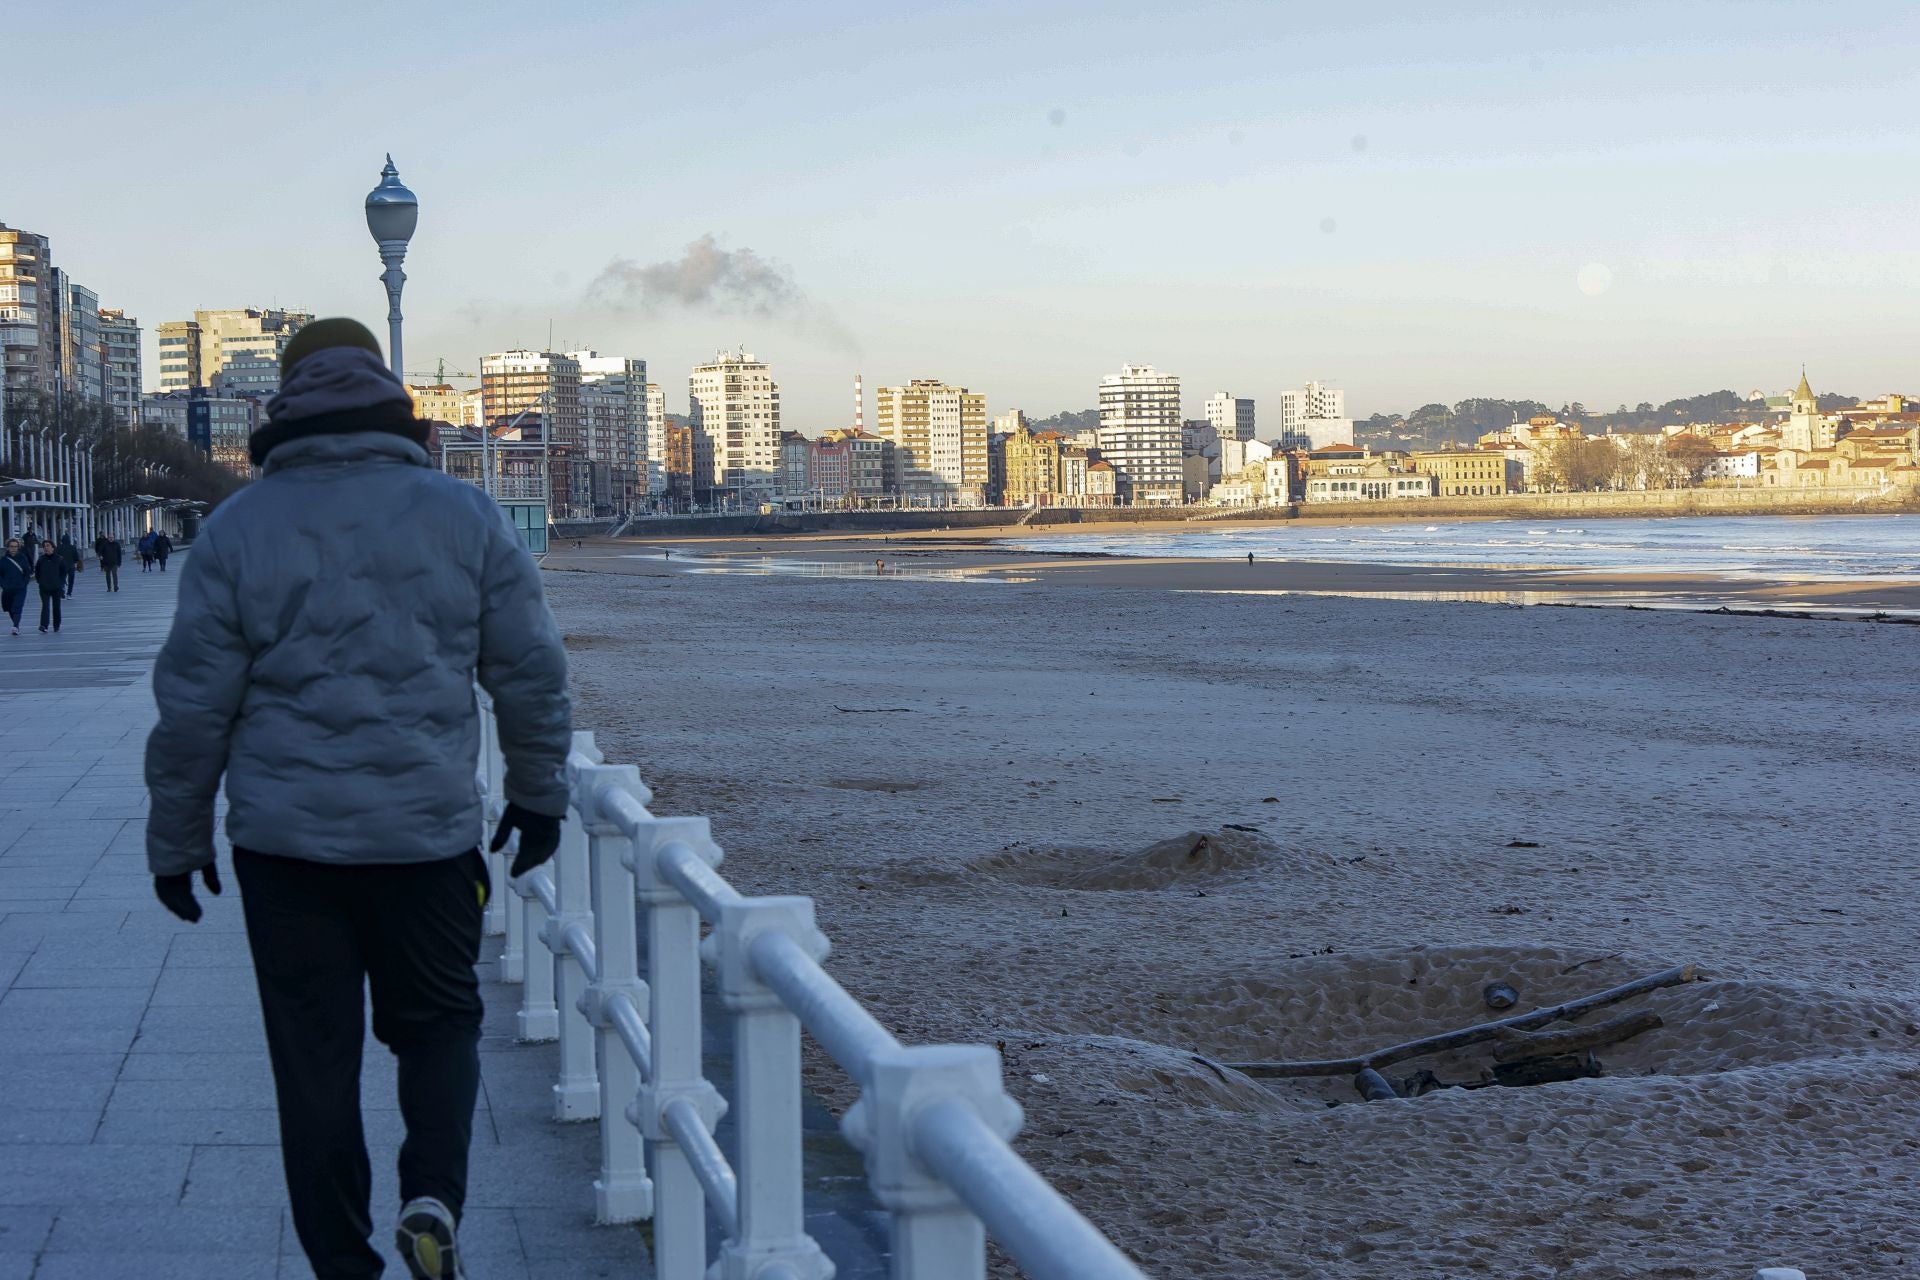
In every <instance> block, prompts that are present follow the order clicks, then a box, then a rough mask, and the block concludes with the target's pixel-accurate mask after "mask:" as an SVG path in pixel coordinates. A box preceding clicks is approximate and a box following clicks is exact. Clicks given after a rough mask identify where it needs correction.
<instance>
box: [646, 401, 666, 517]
mask: <svg viewBox="0 0 1920 1280" xmlns="http://www.w3.org/2000/svg"><path fill="white" fill-rule="evenodd" d="M667 454H668V450H667V393H666V392H665V391H663V390H661V389H660V384H659V383H657V382H649V383H648V384H647V493H648V494H649V495H650V496H652V497H655V498H659V497H664V496H666V492H667V472H668V471H669V470H670V468H669V467H668V466H667Z"/></svg>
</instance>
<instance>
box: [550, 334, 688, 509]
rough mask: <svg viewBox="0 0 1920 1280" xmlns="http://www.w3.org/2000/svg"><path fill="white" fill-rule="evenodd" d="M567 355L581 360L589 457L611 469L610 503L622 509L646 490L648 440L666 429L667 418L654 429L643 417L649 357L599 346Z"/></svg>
mask: <svg viewBox="0 0 1920 1280" xmlns="http://www.w3.org/2000/svg"><path fill="white" fill-rule="evenodd" d="M567 354H568V355H570V356H572V357H573V359H574V360H576V361H577V362H579V365H580V410H581V415H582V416H583V417H584V418H585V419H586V425H587V456H588V457H589V458H591V459H592V460H593V461H595V462H604V463H606V464H607V466H608V467H609V468H610V469H611V471H612V472H613V476H614V480H613V485H614V488H615V489H616V490H617V495H616V497H615V498H614V503H615V505H616V506H618V507H620V508H621V509H622V510H625V509H627V508H628V507H629V506H631V505H632V503H633V502H634V500H635V499H636V498H638V497H642V496H644V495H646V494H647V493H648V492H649V487H648V478H647V459H648V457H649V456H650V447H649V439H650V437H651V434H652V432H653V431H654V430H656V429H658V430H660V431H661V432H662V433H664V432H665V429H666V427H665V423H662V424H660V426H659V427H658V428H656V427H655V426H654V424H653V422H652V421H651V419H649V417H648V416H647V362H646V361H645V360H634V359H630V358H628V357H626V356H603V355H601V354H600V353H599V352H597V351H570V352H568V353H567ZM662 448H663V450H664V444H663V446H662ZM663 479H664V476H663Z"/></svg>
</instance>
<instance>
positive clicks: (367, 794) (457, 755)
mask: <svg viewBox="0 0 1920 1280" xmlns="http://www.w3.org/2000/svg"><path fill="white" fill-rule="evenodd" d="M265 472H266V474H265V476H264V478H263V479H261V480H260V481H259V482H257V483H255V484H253V485H251V486H250V487H248V488H247V489H245V490H243V491H241V492H240V493H239V494H236V495H235V496H234V497H232V498H230V499H228V500H227V501H226V502H225V503H223V504H222V505H221V506H220V508H219V510H217V511H216V512H215V513H214V514H213V516H212V517H211V518H210V519H209V520H208V521H207V523H206V526H205V528H204V529H203V530H202V532H201V535H200V537H199V538H198V539H197V540H196V542H195V543H194V547H193V553H192V554H191V555H189V556H187V557H186V570H185V572H184V573H182V574H181V577H180V602H179V611H178V612H177V613H176V614H175V616H174V620H173V630H172V633H171V634H170V635H169V636H168V637H167V643H166V647H165V648H164V649H163V650H162V651H161V653H160V660H159V662H158V664H157V665H156V666H155V667H154V672H153V693H154V700H155V701H156V702H157V703H158V704H159V707H160V723H159V724H158V725H157V726H155V728H154V730H153V735H152V737H150V738H149V739H148V741H147V787H148V789H149V791H150V792H151V793H152V808H151V812H150V813H149V816H148V819H147V861H148V863H149V864H150V866H151V868H152V870H153V873H154V874H155V875H167V874H173V873H178V872H182V871H189V870H192V869H194V868H196V867H200V866H204V865H205V864H206V863H208V862H210V861H212V860H213V854H214V845H213V807H214V795H215V792H216V791H217V790H218V788H219V785H220V779H221V775H222V774H223V773H224V774H225V775H226V784H227V806H228V814H227V836H228V838H229V839H230V840H231V841H232V842H233V843H234V844H235V845H237V846H239V847H241V848H244V849H251V850H254V851H256V852H260V853H271V854H280V855H283V856H287V857H295V858H304V859H307V860H309V861H313V862H334V863H376V862H425V861H431V860H434V859H438V858H450V857H454V856H456V855H458V854H460V853H462V852H464V851H465V850H468V849H471V848H473V847H474V846H475V845H476V844H478V843H479V842H480V840H481V838H482V830H481V828H482V824H483V817H482V814H481V803H480V795H479V792H478V788H477V787H476V786H475V784H474V771H475V767H476V763H477V757H478V753H479V747H480V723H479V712H478V709H477V707H476V705H475V699H474V693H473V684H474V680H475V678H476V677H477V678H478V680H479V682H480V684H481V686H482V687H483V688H485V689H486V690H487V691H488V693H490V694H492V696H493V699H494V707H495V711H496V713H497V714H498V716H499V723H500V740H501V748H502V750H503V751H504V753H505V755H506V760H507V776H506V794H507V798H508V799H510V800H513V801H515V802H516V803H518V804H521V805H524V806H525V807H527V808H529V809H532V810H534V811H536V812H539V813H547V814H562V813H565V812H566V807H567V792H566V783H565V780H564V769H565V765H566V757H567V749H568V745H569V742H570V730H571V717H572V709H571V706H570V704H569V702H568V699H567V667H566V654H565V651H564V650H563V649H562V648H561V644H560V635H559V631H558V629H557V628H556V627H555V625H554V621H553V614H552V613H551V612H549V610H548V609H547V603H546V597H545V595H544V594H543V592H542V591H541V587H540V575H539V570H538V568H537V567H536V566H535V565H534V562H533V557H532V556H531V555H529V554H528V552H527V550H526V547H525V545H524V544H523V543H522V542H521V540H520V536H519V535H518V534H517V533H515V532H514V529H513V527H512V525H511V524H510V523H509V522H508V520H507V518H506V516H505V514H504V513H503V512H502V511H501V510H500V508H499V507H498V506H497V505H496V504H495V503H494V502H493V500H492V499H490V498H488V497H487V496H486V495H485V494H483V493H481V492H480V490H479V489H477V488H475V487H474V486H473V485H470V484H463V483H461V482H460V481H458V480H454V479H452V478H451V477H449V476H445V475H442V474H441V473H440V472H438V471H435V470H433V469H431V468H430V467H429V465H428V460H427V454H426V451H425V450H424V449H422V448H421V447H420V446H419V445H417V444H415V443H413V442H412V441H411V440H407V439H403V438H402V437H400V436H397V435H390V434H386V433H383V432H355V433H353V434H349V435H316V436H311V437H306V438H303V439H298V440H293V441H290V442H288V443H286V444H282V445H280V446H279V447H278V448H275V449H274V450H273V451H272V453H271V454H270V455H269V456H268V458H267V463H266V468H265Z"/></svg>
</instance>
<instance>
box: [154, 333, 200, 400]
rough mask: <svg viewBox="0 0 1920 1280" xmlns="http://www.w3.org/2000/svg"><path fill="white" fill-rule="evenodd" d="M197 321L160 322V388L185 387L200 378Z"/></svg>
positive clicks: (170, 389)
mask: <svg viewBox="0 0 1920 1280" xmlns="http://www.w3.org/2000/svg"><path fill="white" fill-rule="evenodd" d="M200 368H201V363H200V324H199V322H198V321H196V320H162V321H161V322H160V368H159V375H160V376H159V386H160V390H161V391H162V392H167V391H185V390H187V389H188V388H189V387H198V386H201V385H203V384H202V383H201V381H200Z"/></svg>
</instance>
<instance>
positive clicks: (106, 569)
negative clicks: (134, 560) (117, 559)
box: [100, 564, 120, 591]
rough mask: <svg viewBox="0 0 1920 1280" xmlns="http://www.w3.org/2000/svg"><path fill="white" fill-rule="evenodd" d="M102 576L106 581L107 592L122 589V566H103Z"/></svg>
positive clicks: (101, 568)
mask: <svg viewBox="0 0 1920 1280" xmlns="http://www.w3.org/2000/svg"><path fill="white" fill-rule="evenodd" d="M100 576H101V577H102V578H104V579H105V580H106V588H107V590H109V591H118V590H119V589H120V566H119V565H117V564H103V565H101V566H100Z"/></svg>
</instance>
